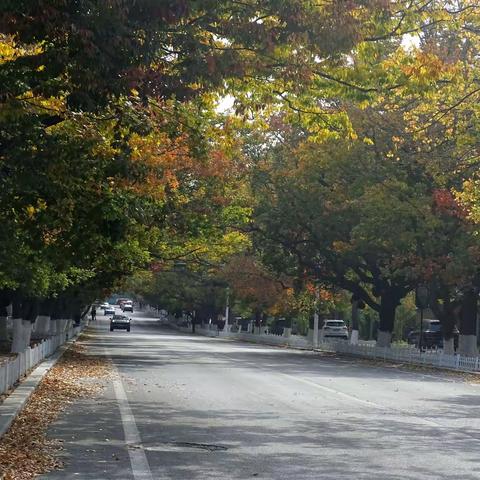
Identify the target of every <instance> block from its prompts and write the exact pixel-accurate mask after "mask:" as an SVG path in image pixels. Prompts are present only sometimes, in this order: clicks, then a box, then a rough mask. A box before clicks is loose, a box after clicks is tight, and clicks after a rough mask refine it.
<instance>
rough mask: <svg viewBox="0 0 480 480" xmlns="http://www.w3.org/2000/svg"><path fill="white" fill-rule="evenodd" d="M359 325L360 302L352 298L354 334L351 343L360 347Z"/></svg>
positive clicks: (351, 335)
mask: <svg viewBox="0 0 480 480" xmlns="http://www.w3.org/2000/svg"><path fill="white" fill-rule="evenodd" d="M358 325H359V311H358V300H356V299H355V300H354V299H353V298H352V332H351V334H350V343H351V344H352V345H358Z"/></svg>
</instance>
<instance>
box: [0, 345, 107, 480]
mask: <svg viewBox="0 0 480 480" xmlns="http://www.w3.org/2000/svg"><path fill="white" fill-rule="evenodd" d="M111 373H112V369H111V364H110V363H109V361H108V360H107V359H106V358H104V357H100V356H94V355H89V354H87V353H86V348H85V347H84V346H83V345H81V343H79V342H77V343H75V344H73V345H72V346H71V347H70V348H69V349H68V350H67V351H66V352H65V353H64V354H63V355H62V357H61V358H60V360H59V361H58V362H57V363H56V365H55V366H53V367H52V368H51V369H50V371H49V372H48V373H47V374H46V375H45V377H44V378H43V379H42V381H41V382H40V384H39V386H38V387H37V388H36V390H35V392H34V393H33V394H32V395H31V397H30V399H29V400H28V402H27V404H26V405H25V407H24V408H23V410H22V412H21V413H20V414H19V415H18V417H17V418H16V419H15V421H14V422H13V423H12V425H11V427H10V429H9V430H8V431H7V433H6V434H5V435H4V436H3V437H2V438H1V439H0V479H1V480H28V479H32V478H35V477H36V476H37V475H40V474H43V473H47V472H50V471H52V470H56V469H61V468H62V466H63V464H62V462H61V461H60V460H59V459H58V458H57V454H58V452H59V451H60V450H62V443H61V442H60V441H56V440H54V439H51V438H48V437H47V430H48V427H49V425H50V424H52V423H53V422H54V421H55V420H56V419H57V417H58V416H59V414H60V413H61V412H62V411H63V410H65V408H66V407H67V406H68V405H69V404H70V403H72V402H73V401H74V400H77V399H79V398H89V397H94V396H95V395H96V394H98V393H99V392H100V390H101V389H102V388H103V386H104V381H103V380H105V379H106V378H108V377H109V376H110V375H111Z"/></svg>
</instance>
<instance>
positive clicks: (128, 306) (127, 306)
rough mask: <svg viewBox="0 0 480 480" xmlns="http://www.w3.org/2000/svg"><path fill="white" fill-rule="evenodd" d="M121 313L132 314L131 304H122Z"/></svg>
mask: <svg viewBox="0 0 480 480" xmlns="http://www.w3.org/2000/svg"><path fill="white" fill-rule="evenodd" d="M122 311H124V312H132V313H133V304H132V303H124V304H123V305H122Z"/></svg>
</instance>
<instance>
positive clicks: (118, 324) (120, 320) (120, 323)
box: [110, 315, 130, 332]
mask: <svg viewBox="0 0 480 480" xmlns="http://www.w3.org/2000/svg"><path fill="white" fill-rule="evenodd" d="M117 328H118V329H123V330H126V331H127V332H129V331H130V318H128V317H127V316H126V315H114V316H113V317H112V318H111V319H110V331H111V332H113V331H114V330H115V329H117Z"/></svg>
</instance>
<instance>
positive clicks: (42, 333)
mask: <svg viewBox="0 0 480 480" xmlns="http://www.w3.org/2000/svg"><path fill="white" fill-rule="evenodd" d="M49 335H50V315H39V316H38V317H37V320H36V322H35V330H34V331H33V332H32V338H35V339H37V340H41V339H43V338H47V337H48V336H49Z"/></svg>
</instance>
